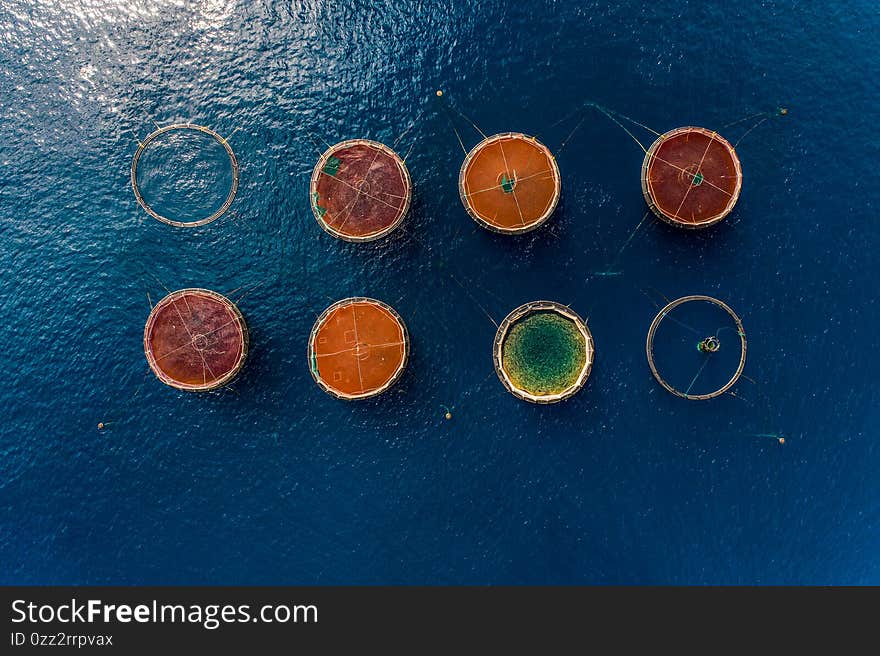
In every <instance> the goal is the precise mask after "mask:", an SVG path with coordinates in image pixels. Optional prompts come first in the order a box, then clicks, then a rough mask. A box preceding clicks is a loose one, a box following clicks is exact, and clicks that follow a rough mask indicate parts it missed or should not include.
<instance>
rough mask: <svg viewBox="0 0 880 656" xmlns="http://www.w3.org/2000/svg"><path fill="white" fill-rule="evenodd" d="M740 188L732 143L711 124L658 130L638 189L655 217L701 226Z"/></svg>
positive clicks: (725, 210)
mask: <svg viewBox="0 0 880 656" xmlns="http://www.w3.org/2000/svg"><path fill="white" fill-rule="evenodd" d="M741 188H742V168H741V167H740V163H739V157H737V154H736V151H735V150H734V148H733V146H731V145H730V143H728V141H727V140H726V139H724V138H723V137H721V136H720V135H718V134H717V133H715V132H712V131H711V130H706V129H705V128H697V127H684V128H678V129H675V130H672V131H670V132H667V133H665V134H662V135H660V136H659V137H658V138H657V140H656V141H655V142H654V143H653V144H651V147H650V148H649V149H648V151H647V153H646V154H645V160H644V162H643V164H642V192H643V193H644V195H645V201H646V202H647V203H648V207H650V208H651V211H652V212H654V214H656V215H657V216H658V217H660V218H661V219H663V220H664V221H666V222H667V223H670V224H672V225H674V226H677V227H679V228H706V227H708V226H711V225H714V224H716V223H718V222H719V221H721V220H722V219H723V218H724V217H725V216H727V215H728V214H730V212H731V211H732V210H733V206H734V205H736V201H737V199H738V198H739V193H740V189H741Z"/></svg>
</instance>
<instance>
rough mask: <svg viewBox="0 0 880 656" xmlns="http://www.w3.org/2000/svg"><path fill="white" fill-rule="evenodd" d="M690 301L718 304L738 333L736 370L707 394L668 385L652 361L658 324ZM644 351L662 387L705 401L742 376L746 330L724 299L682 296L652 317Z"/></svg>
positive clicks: (694, 399) (692, 398) (721, 392)
mask: <svg viewBox="0 0 880 656" xmlns="http://www.w3.org/2000/svg"><path fill="white" fill-rule="evenodd" d="M691 301H705V302H707V303H712V304H713V305H716V306H718V307H719V308H721V309H722V310H724V311H725V312H726V313H727V314H728V315H730V318H731V319H733V321H734V323H735V324H736V329H737V333H738V334H739V339H740V344H741V351H740V358H739V364H738V365H737V368H736V371H735V372H734V374H733V376H732V377H731V378H730V380H729V381H727V382H726V383H725V384H724V385H722V386H721V387H719V388H718V389H717V390H715V391H714V392H711V393H709V394H688V393H685V392H682V391H681V390H679V389H676V388H675V387H673V386H672V385H670V384H669V383H668V382H666V380H665V379H664V378H663V376H661V375H660V372H659V371H658V370H657V365H656V364H655V363H654V336H655V334H656V333H657V328H658V327H659V326H660V323H661V322H662V321H663V319H665V318H666V315H667V314H669V312H671V311H672V310H674V309H675V308H677V307H679V306H681V305H684V304H685V303H690V302H691ZM645 353H646V354H647V356H648V366H649V367H651V373H652V374H654V378H656V379H657V382H658V383H660V384H661V385H662V386H663V388H664V389H665V390H666V391H667V392H670V393H672V394H675V396H678V397H681V398H683V399H688V400H689V401H706V400H708V399H714V398H715V397H717V396H721V395H722V394H724V393H725V392H726V391H727V390H729V389H730V388H731V387H733V386H734V385H735V384H736V381H738V380H739V378H740V376H742V372H743V369H745V366H746V331H745V329H744V328H743V324H742V320H741V319H740V318H739V317H738V316H737V314H736V312H734V311H733V310H732V309H731V308H730V306H728V305H727V304H726V303H725V302H724V301H719V300H718V299H717V298H713V297H712V296H704V295H700V294H695V295H692V296H683V297H681V298H678V299H676V300H674V301H672V302H671V303H669V304H668V305H666V307H664V308H663V309H662V310H660V312H658V313H657V316H656V317H654V320H653V321H652V322H651V327H650V328H648V337H647V339H646V340H645ZM706 357H711V354H706Z"/></svg>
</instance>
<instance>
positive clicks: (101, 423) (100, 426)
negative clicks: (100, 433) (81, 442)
mask: <svg viewBox="0 0 880 656" xmlns="http://www.w3.org/2000/svg"><path fill="white" fill-rule="evenodd" d="M98 430H104V423H103V422H101V421H99V422H98Z"/></svg>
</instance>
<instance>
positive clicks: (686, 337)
mask: <svg viewBox="0 0 880 656" xmlns="http://www.w3.org/2000/svg"><path fill="white" fill-rule="evenodd" d="M645 351H646V353H647V356H648V366H649V367H650V368H651V373H652V374H653V375H654V378H656V379H657V382H659V383H660V385H662V386H663V388H664V389H666V390H667V391H668V392H671V393H672V394H675V395H676V396H678V397H681V398H683V399H688V400H690V401H704V400H707V399H714V398H715V397H717V396H721V395H722V394H724V393H725V392H727V391H728V390H729V389H730V388H731V387H733V386H734V385H735V384H736V382H737V381H738V380H739V378H740V376H742V373H743V369H744V368H745V365H746V333H745V329H744V328H743V325H742V321H741V320H740V318H739V317H738V316H737V314H736V313H735V312H734V311H733V310H732V309H730V307H729V306H728V305H727V304H726V303H724V302H723V301H719V300H718V299H717V298H713V297H711V296H702V295H694V296H684V297H682V298H679V299H676V300H674V301H672V302H671V303H669V304H668V305H666V307H664V308H663V309H662V310H660V312H659V313H658V314H657V316H656V317H654V320H653V321H652V322H651V327H650V328H649V329H648V337H647V340H646V345H645Z"/></svg>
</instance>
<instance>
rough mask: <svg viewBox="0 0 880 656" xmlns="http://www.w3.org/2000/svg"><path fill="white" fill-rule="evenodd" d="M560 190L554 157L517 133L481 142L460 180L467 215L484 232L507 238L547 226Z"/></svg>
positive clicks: (537, 144) (466, 164)
mask: <svg viewBox="0 0 880 656" xmlns="http://www.w3.org/2000/svg"><path fill="white" fill-rule="evenodd" d="M561 191H562V178H561V177H560V175H559V166H558V165H557V163H556V158H555V157H553V154H552V153H551V152H550V150H549V149H548V148H547V146H545V145H544V144H542V143H541V142H540V141H538V140H537V139H535V138H534V137H527V136H526V135H524V134H521V133H519V132H506V133H504V134H496V135H494V136H491V137H487V138H485V139H484V140H483V141H481V142H480V143H478V144H477V145H476V146H474V147H473V149H472V150H471V151H470V152H469V153H468V154H467V157H465V158H464V163H463V164H462V165H461V171H460V173H459V176H458V192H459V195H460V196H461V202H462V203H464V207H465V209H466V210H467V212H468V214H470V215H471V217H472V218H473V219H474V220H475V221H476V222H477V223H479V224H480V225H481V226H483V227H484V228H488V229H489V230H492V231H494V232H500V233H504V234H520V233H524V232H529V231H530V230H534V229H535V228H537V227H538V226H540V225H541V224H542V223H544V222H545V221H546V220H547V219H549V218H550V215H551V214H553V210H555V209H556V205H557V204H558V203H559V196H560V194H561Z"/></svg>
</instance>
